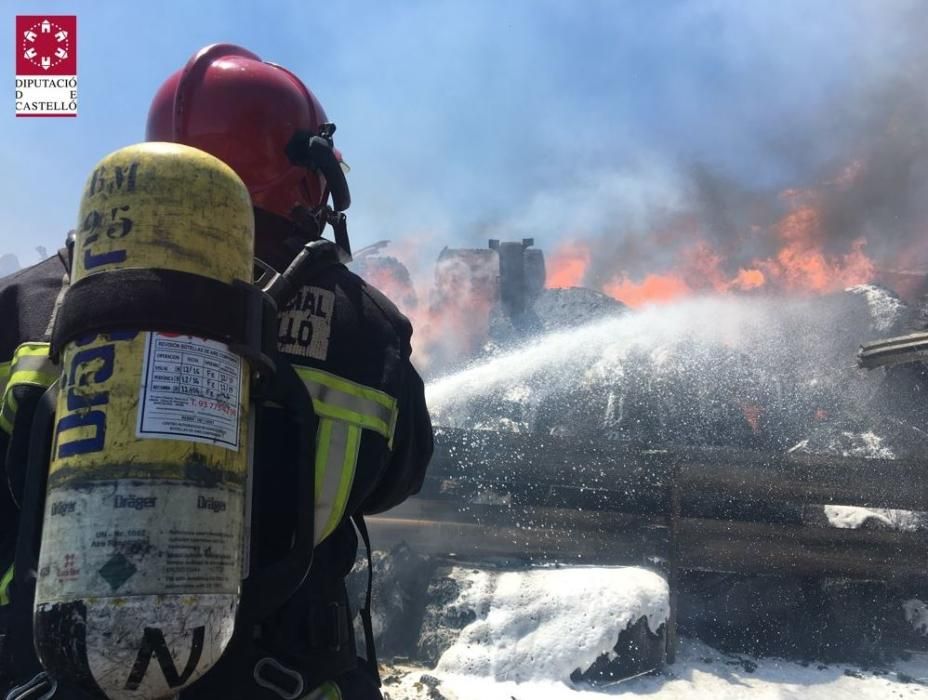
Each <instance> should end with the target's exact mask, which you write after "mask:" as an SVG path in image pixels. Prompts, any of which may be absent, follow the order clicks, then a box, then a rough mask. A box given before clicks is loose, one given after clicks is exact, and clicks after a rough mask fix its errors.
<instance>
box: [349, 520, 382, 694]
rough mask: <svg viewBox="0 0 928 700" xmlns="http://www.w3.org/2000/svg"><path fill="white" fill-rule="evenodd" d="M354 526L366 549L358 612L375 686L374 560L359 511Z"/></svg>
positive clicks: (378, 670)
mask: <svg viewBox="0 0 928 700" xmlns="http://www.w3.org/2000/svg"><path fill="white" fill-rule="evenodd" d="M351 519H352V520H353V521H354V524H355V527H357V528H358V532H359V533H361V539H362V540H364V548H365V549H366V550H367V595H366V596H365V598H364V607H363V608H361V610H359V611H358V612H359V613H360V615H361V624H362V625H363V626H364V643H365V645H366V648H367V667H368V671H369V672H370V673H371V675H372V676H373V678H374V679H375V680H376V681H377V687H378V688H379V687H380V686H381V683H380V669H379V668H378V666H377V650H376V649H375V648H374V627H373V625H372V624H371V597H372V593H373V590H374V561H373V559H372V558H371V538H370V535H368V534H367V523H365V522H364V515H363V514H361V513H360V512H358V513H355V514H354V515H352V516H351Z"/></svg>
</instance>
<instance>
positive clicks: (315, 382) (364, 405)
mask: <svg viewBox="0 0 928 700" xmlns="http://www.w3.org/2000/svg"><path fill="white" fill-rule="evenodd" d="M296 371H297V374H298V375H299V376H300V379H302V380H303V383H304V384H305V385H306V388H307V389H309V393H310V395H311V396H312V397H313V406H314V407H315V409H316V413H317V414H319V415H320V416H325V417H327V418H333V419H335V420H342V421H346V422H348V423H355V424H357V425H359V426H361V427H362V428H367V429H369V430H373V431H374V432H376V433H379V434H380V435H383V436H384V437H385V438H386V439H387V441H388V442H389V445H390V447H391V448H392V447H393V433H394V431H395V429H396V418H397V408H396V399H394V398H393V397H392V396H390V395H389V394H387V393H385V392H383V391H380V390H379V389H372V388H371V387H369V386H364V385H363V384H357V383H356V382H352V381H350V380H348V379H345V378H343V377H337V376H335V375H334V374H331V373H329V372H324V371H322V370H320V369H314V368H310V367H297V368H296Z"/></svg>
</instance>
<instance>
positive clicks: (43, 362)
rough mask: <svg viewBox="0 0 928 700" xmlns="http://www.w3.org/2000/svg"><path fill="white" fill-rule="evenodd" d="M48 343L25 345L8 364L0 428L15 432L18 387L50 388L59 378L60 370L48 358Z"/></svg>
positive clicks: (0, 406) (20, 347) (1, 405)
mask: <svg viewBox="0 0 928 700" xmlns="http://www.w3.org/2000/svg"><path fill="white" fill-rule="evenodd" d="M48 348H49V345H48V343H23V344H22V345H20V346H19V347H18V348H16V352H15V353H13V359H12V360H11V361H10V362H9V364H8V372H7V375H6V381H5V384H4V387H3V394H2V398H0V428H2V429H3V430H5V431H6V432H7V433H10V432H12V431H13V422H14V421H15V420H16V409H17V403H16V398H15V397H14V396H13V389H15V388H16V387H17V386H39V387H42V388H45V387H48V386H50V385H51V384H52V383H54V381H55V380H56V379H57V378H58V368H57V367H56V366H55V364H54V363H53V362H52V361H51V358H49V356H48Z"/></svg>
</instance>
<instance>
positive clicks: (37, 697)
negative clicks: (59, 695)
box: [5, 671, 58, 700]
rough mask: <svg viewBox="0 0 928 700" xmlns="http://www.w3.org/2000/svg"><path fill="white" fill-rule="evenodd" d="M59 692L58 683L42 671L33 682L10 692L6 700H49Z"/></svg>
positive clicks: (28, 682)
mask: <svg viewBox="0 0 928 700" xmlns="http://www.w3.org/2000/svg"><path fill="white" fill-rule="evenodd" d="M57 691H58V681H56V680H54V679H53V678H52V677H51V676H49V675H48V674H47V673H46V672H45V671H42V672H41V673H39V674H38V675H36V676H35V677H34V678H32V680H30V681H27V682H26V683H23V684H22V685H18V686H16V687H15V688H13V689H12V690H10V692H9V693H7V694H6V698H5V700H49V698H51V697H52V696H53V695H54V694H55V693H56V692H57Z"/></svg>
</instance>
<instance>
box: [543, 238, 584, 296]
mask: <svg viewBox="0 0 928 700" xmlns="http://www.w3.org/2000/svg"><path fill="white" fill-rule="evenodd" d="M591 257H592V256H591V254H590V249H589V248H588V247H587V246H586V245H585V244H584V243H582V242H580V241H568V242H566V243H562V244H561V245H560V246H559V247H558V248H557V250H555V251H554V253H553V254H552V255H551V256H550V257H549V258H548V260H547V262H546V265H545V267H546V268H547V279H546V280H545V286H546V287H547V288H548V289H559V288H563V287H579V286H580V285H581V284H582V282H583V277H584V276H585V275H586V270H587V268H588V267H589V265H590V259H591Z"/></svg>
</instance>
